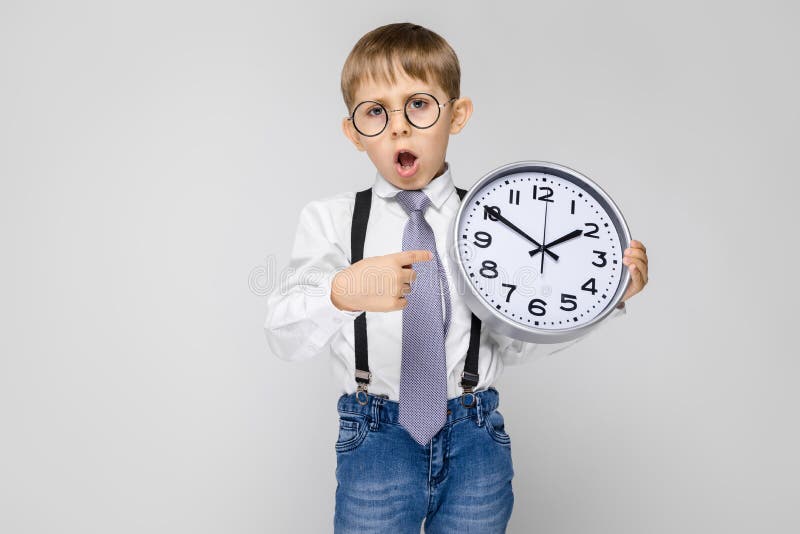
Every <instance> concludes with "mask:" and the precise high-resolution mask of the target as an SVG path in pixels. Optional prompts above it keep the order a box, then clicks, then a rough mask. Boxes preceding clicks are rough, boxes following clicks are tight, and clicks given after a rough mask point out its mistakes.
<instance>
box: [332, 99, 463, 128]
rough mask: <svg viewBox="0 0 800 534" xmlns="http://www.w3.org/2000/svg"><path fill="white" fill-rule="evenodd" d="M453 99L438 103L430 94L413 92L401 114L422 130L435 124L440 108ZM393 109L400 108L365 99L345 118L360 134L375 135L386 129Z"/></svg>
mask: <svg viewBox="0 0 800 534" xmlns="http://www.w3.org/2000/svg"><path fill="white" fill-rule="evenodd" d="M453 100H457V99H456V98H455V97H453V98H451V99H450V100H448V101H447V102H445V103H444V104H440V103H439V101H438V100H436V97H435V96H433V95H432V94H429V93H414V94H413V95H411V96H409V97H408V100H406V103H405V105H404V106H403V114H404V115H405V116H406V120H407V121H408V123H409V124H411V126H414V127H415V128H419V129H422V130H424V129H425V128H430V127H431V126H433V125H434V124H436V121H438V120H439V115H440V114H441V112H442V108H443V107H445V106H446V105H447V104H449V103H450V102H452V101H453ZM395 111H400V110H399V109H393V110H391V111H386V108H385V107H384V106H383V104H381V103H380V102H376V101H374V100H365V101H363V102H361V103H360V104H359V105H357V106H356V109H354V110H353V114H352V115H350V116H349V117H347V120H349V121H352V122H353V126H355V128H356V130H358V133H360V134H361V135H364V136H366V137H375V136H376V135H379V134H380V133H381V132H383V130H385V129H386V125H387V124H389V113H394V112H395Z"/></svg>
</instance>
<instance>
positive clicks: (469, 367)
mask: <svg viewBox="0 0 800 534" xmlns="http://www.w3.org/2000/svg"><path fill="white" fill-rule="evenodd" d="M456 192H457V193H458V197H459V198H460V199H461V200H464V195H466V194H467V190H466V189H461V188H460V187H456ZM480 341H481V320H480V319H478V317H477V316H476V315H475V314H474V313H473V314H472V324H471V326H470V331H469V348H468V349H467V360H466V361H465V362H464V371H463V373H462V374H461V387H462V388H463V389H464V393H471V392H472V389H473V388H474V387H476V386H477V385H478V379H479V378H480V377H479V375H478V350H479V348H480ZM463 401H464V399H463V398H462V402H463Z"/></svg>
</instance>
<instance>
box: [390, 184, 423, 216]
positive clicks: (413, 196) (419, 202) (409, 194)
mask: <svg viewBox="0 0 800 534" xmlns="http://www.w3.org/2000/svg"><path fill="white" fill-rule="evenodd" d="M397 201H398V202H399V203H400V205H401V206H403V209H404V210H406V213H408V215H409V216H410V215H411V214H412V213H413V212H415V211H421V212H422V213H423V215H424V214H425V210H426V209H427V208H428V206H429V205H430V203H431V199H429V198H428V195H426V194H425V192H424V191H422V189H404V190H402V191H399V192H398V193H397Z"/></svg>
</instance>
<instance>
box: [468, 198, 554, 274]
mask: <svg viewBox="0 0 800 534" xmlns="http://www.w3.org/2000/svg"><path fill="white" fill-rule="evenodd" d="M483 209H484V211H486V212H487V213H488V214H489V218H490V219H492V218H496V219H498V220H500V221H502V223H503V224H505V225H506V226H508V227H509V228H511V229H512V230H514V231H515V232H517V233H518V234H519V235H521V236H522V237H524V238H525V239H527V240H528V241H530V242H531V243H533V244H534V245H536V246H537V247H539V250H541V248H542V245H541V244H539V242H538V241H536V240H535V239H534V238H532V237H531V236H529V235H528V234H526V233H525V232H523V231H522V230H520V229H519V228H517V227H516V226H515V225H514V223H512V222H511V221H509V220H508V219H506V218H505V217H503V216H502V215H500V210H496V211H495V210H493V209H491V208H490V207H489V206H484V207H483ZM545 252H546V253H547V254H549V255H550V257H552V258H553V259H554V260H556V261H558V256H557V255H555V254H553V253H552V252H550V251H549V250H547V249H545Z"/></svg>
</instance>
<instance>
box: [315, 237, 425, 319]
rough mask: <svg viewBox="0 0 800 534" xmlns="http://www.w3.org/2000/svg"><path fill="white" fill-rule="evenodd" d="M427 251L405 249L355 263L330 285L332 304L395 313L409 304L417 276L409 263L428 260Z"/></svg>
mask: <svg viewBox="0 0 800 534" xmlns="http://www.w3.org/2000/svg"><path fill="white" fill-rule="evenodd" d="M432 259H433V254H431V252H430V251H429V250H404V251H402V252H395V253H394V254H386V255H385V256H373V257H371V258H364V259H363V260H361V261H357V262H356V263H354V264H352V265H351V266H350V267H348V268H346V269H342V270H341V271H339V272H338V273H337V274H336V276H334V277H333V280H332V282H331V302H333V304H334V306H336V307H337V308H339V309H340V310H346V311H360V310H364V311H395V310H402V309H403V308H405V307H406V305H407V304H408V301H407V300H406V295H407V294H408V293H410V292H411V282H413V281H414V279H415V278H416V277H417V273H416V272H415V271H414V269H413V268H412V267H411V264H412V263H417V262H420V261H430V260H432Z"/></svg>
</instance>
